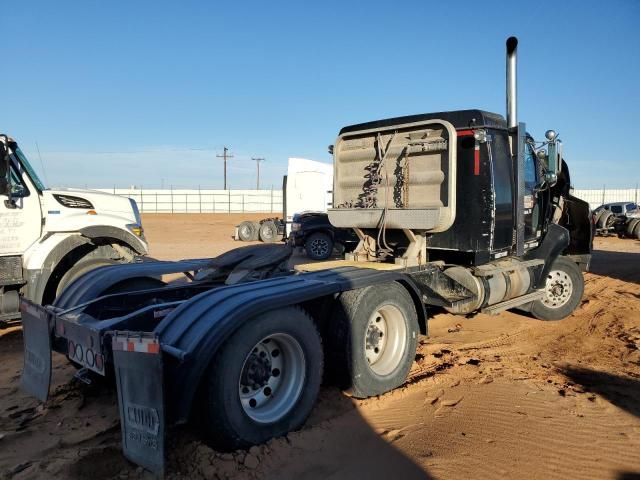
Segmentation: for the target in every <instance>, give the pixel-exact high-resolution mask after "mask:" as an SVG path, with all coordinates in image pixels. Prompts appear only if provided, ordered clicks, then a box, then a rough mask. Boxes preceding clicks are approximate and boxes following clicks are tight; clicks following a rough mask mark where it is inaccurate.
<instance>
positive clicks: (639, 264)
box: [589, 250, 640, 283]
mask: <svg viewBox="0 0 640 480" xmlns="http://www.w3.org/2000/svg"><path fill="white" fill-rule="evenodd" d="M589 271H590V272H592V273H595V274H598V275H605V276H607V277H611V278H617V279H618V280H624V281H625V282H634V283H640V253H633V252H611V251H608V250H594V252H593V256H592V258H591V264H590V266H589Z"/></svg>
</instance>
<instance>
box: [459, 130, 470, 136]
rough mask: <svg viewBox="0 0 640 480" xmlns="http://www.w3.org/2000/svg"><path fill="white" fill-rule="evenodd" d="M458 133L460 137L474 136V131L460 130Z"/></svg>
mask: <svg viewBox="0 0 640 480" xmlns="http://www.w3.org/2000/svg"><path fill="white" fill-rule="evenodd" d="M456 133H457V134H458V136H459V137H468V136H469V135H473V130H458V131H457V132H456Z"/></svg>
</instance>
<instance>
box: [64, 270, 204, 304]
mask: <svg viewBox="0 0 640 480" xmlns="http://www.w3.org/2000/svg"><path fill="white" fill-rule="evenodd" d="M211 261H212V259H209V258H203V259H198V260H182V261H179V262H163V261H146V262H141V263H127V264H120V265H113V266H109V267H102V268H98V269H96V270H91V271H90V272H87V273H85V274H84V275H82V276H81V277H80V278H78V279H77V280H76V281H75V282H73V283H72V284H71V285H69V287H68V288H66V289H65V290H64V291H63V292H62V294H61V295H60V296H59V297H58V298H57V299H56V301H55V303H54V306H55V307H56V308H60V309H62V310H65V309H68V308H71V307H76V306H78V305H82V304H84V303H87V302H90V301H92V300H95V299H96V298H98V297H100V296H101V295H102V293H103V292H105V291H106V290H108V289H109V288H110V287H112V286H113V285H115V284H117V283H120V282H121V281H123V280H127V279H131V278H139V277H157V276H161V275H168V274H172V273H184V272H192V271H196V270H200V269H202V268H205V267H207V266H209V265H210V264H211Z"/></svg>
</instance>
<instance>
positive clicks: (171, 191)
mask: <svg viewBox="0 0 640 480" xmlns="http://www.w3.org/2000/svg"><path fill="white" fill-rule="evenodd" d="M169 195H170V196H171V213H173V185H171V190H170V193H169Z"/></svg>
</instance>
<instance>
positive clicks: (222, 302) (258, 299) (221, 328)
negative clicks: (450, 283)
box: [154, 267, 426, 423]
mask: <svg viewBox="0 0 640 480" xmlns="http://www.w3.org/2000/svg"><path fill="white" fill-rule="evenodd" d="M393 281H398V282H401V283H402V284H403V286H405V288H407V289H408V290H409V291H410V293H411V295H412V297H413V299H414V303H416V310H417V311H418V316H419V321H420V322H421V323H426V312H425V308H424V305H423V304H422V302H421V301H420V300H419V299H420V298H421V296H420V293H419V290H418V288H417V287H416V286H415V284H414V283H413V281H412V280H411V279H410V277H409V276H408V275H404V274H402V273H400V272H394V271H381V270H374V269H367V268H356V267H341V268H336V269H330V270H322V271H319V272H309V273H303V274H299V275H289V276H283V277H274V278H270V279H267V280H260V281H256V282H249V283H243V284H237V285H230V286H225V287H221V288H217V289H215V290H211V291H207V292H204V293H201V294H199V295H197V296H195V297H193V298H192V299H190V300H189V301H187V302H184V303H183V304H181V305H180V306H179V307H177V308H176V309H175V310H173V311H172V312H171V313H170V314H169V315H167V316H166V317H165V318H164V319H163V320H162V322H160V323H159V324H158V326H157V327H156V328H155V330H154V331H155V333H157V334H158V336H159V337H160V341H161V344H162V347H163V349H164V350H165V351H168V350H171V351H173V352H180V353H181V357H182V361H176V362H170V363H169V364H167V365H166V377H165V379H166V380H165V381H166V382H167V385H168V388H167V389H166V392H167V401H168V407H169V412H170V414H171V416H172V419H173V421H174V422H176V423H184V422H186V421H187V420H188V417H189V413H190V411H191V406H192V404H193V401H194V397H195V394H196V391H197V390H198V387H199V385H200V382H201V379H202V377H203V375H204V373H205V371H206V369H207V367H208V366H209V364H210V363H211V361H212V359H213V357H214V355H215V353H216V351H217V350H218V348H219V347H220V346H221V345H222V344H223V343H224V342H225V341H226V340H227V339H228V338H229V336H230V335H231V334H232V333H233V332H234V331H236V330H237V329H239V328H241V327H242V326H243V325H244V324H245V323H246V322H247V321H249V320H250V319H251V318H252V317H255V316H256V315H257V314H260V313H263V312H265V311H269V310H274V309H278V308H283V307H286V306H290V305H295V304H299V303H301V302H305V301H308V300H313V299H316V298H319V297H323V296H328V295H334V294H336V293H340V292H344V291H347V290H353V289H356V288H363V287H367V286H370V285H376V284H382V283H387V282H393ZM416 299H417V300H418V301H417V302H416ZM174 356H176V355H174Z"/></svg>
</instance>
